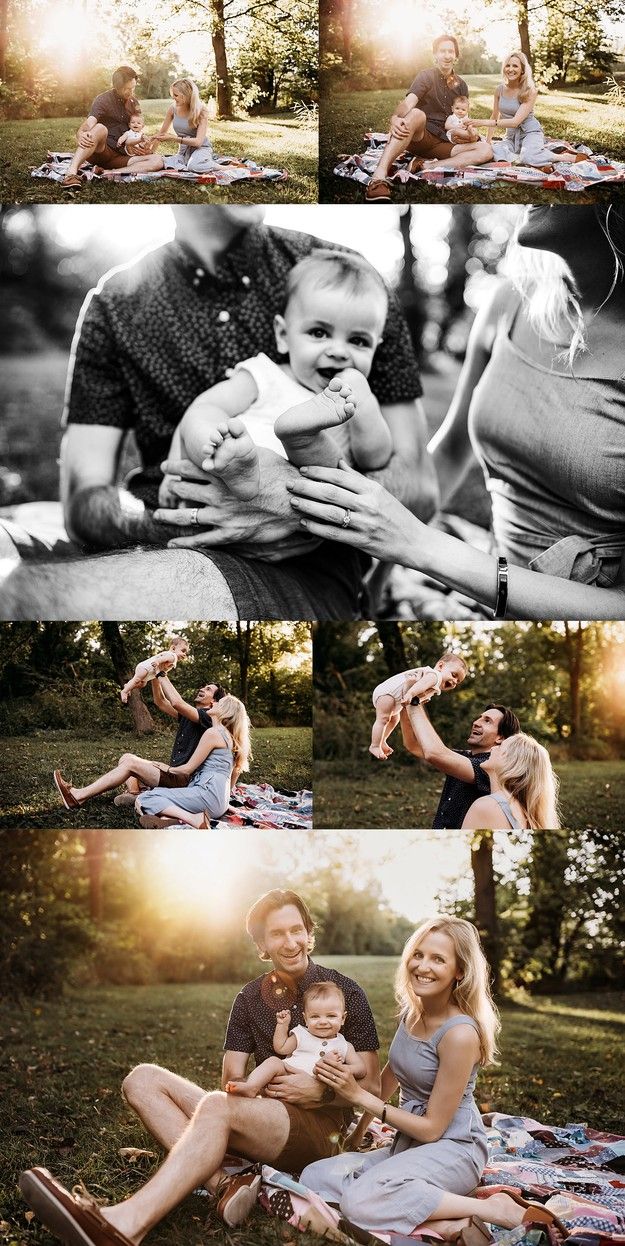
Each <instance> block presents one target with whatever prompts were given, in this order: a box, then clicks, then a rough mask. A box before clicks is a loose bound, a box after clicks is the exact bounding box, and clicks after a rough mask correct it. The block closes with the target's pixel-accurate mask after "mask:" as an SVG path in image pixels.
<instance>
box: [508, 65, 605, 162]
mask: <svg viewBox="0 0 625 1246" xmlns="http://www.w3.org/2000/svg"><path fill="white" fill-rule="evenodd" d="M501 72H502V74H503V83H501V84H500V85H499V86H498V87H497V88H496V90H495V98H494V101H493V111H492V113H491V117H490V120H491V122H493V124H494V125H498V126H502V125H505V127H506V137H505V139H491V146H492V149H493V156H494V159H495V160H511V161H512V162H513V163H515V164H531V165H538V166H540V165H545V164H549V165H550V164H553V162H554V161H556V160H566V161H568V163H569V164H570V163H571V162H572V161H573V162H574V161H575V159H576V155H575V152H571V151H563V152H557V151H552V150H551V148H550V147H547V144H546V141H545V135H544V133H543V129H542V126H541V124H540V122H539V121H538V120H537V118H536V117H535V116H534V105H535V104H536V99H537V96H538V89H537V87H536V84H535V82H534V79H533V77H532V69H531V65H530V63H529V61H528V59H527V57H526V55H525V53H524V52H512V53H511V55H510V56H507V57H506V59H505V61H504V63H503V65H502V67H501ZM578 159H580V160H583V159H585V157H584V156H579V157H578Z"/></svg>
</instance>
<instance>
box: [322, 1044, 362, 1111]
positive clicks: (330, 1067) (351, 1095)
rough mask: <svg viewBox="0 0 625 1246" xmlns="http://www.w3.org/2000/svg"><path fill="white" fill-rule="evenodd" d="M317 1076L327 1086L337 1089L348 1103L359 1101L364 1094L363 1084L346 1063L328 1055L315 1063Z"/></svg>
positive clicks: (338, 1093)
mask: <svg viewBox="0 0 625 1246" xmlns="http://www.w3.org/2000/svg"><path fill="white" fill-rule="evenodd" d="M315 1077H318V1078H319V1081H320V1082H323V1083H324V1085H325V1086H330V1087H331V1089H332V1090H335V1091H336V1093H337V1095H340V1097H341V1099H345V1100H346V1102H347V1103H357V1102H358V1099H359V1098H360V1097H361V1096H362V1086H361V1085H360V1084H359V1083H358V1082H357V1081H356V1078H355V1077H354V1074H353V1073H351V1072H350V1070H349V1069H348V1068H346V1066H345V1065H344V1064H341V1063H340V1062H339V1061H337V1060H335V1059H333V1058H332V1056H331V1055H328V1056H326V1057H325V1058H324V1059H323V1060H319V1062H318V1063H317V1064H316V1065H315Z"/></svg>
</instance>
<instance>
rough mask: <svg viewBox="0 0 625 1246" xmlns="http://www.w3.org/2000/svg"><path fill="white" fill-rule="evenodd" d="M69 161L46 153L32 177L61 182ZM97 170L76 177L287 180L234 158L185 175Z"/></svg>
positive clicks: (222, 182)
mask: <svg viewBox="0 0 625 1246" xmlns="http://www.w3.org/2000/svg"><path fill="white" fill-rule="evenodd" d="M71 158H72V154H71V152H68V151H49V152H48V154H47V156H46V159H45V161H44V163H43V164H40V165H39V166H38V167H37V168H32V169H31V176H32V177H45V178H49V179H50V180H51V181H53V182H62V181H63V178H64V177H65V175H66V174H67V172H68V170H69V166H70V161H71ZM97 167H98V166H97V165H92V164H85V165H83V167H82V169H81V170H80V174H79V176H80V177H81V178H83V180H84V181H86V182H91V181H97V180H102V181H109V182H110V181H113V182H155V181H158V179H159V178H161V177H168V178H174V179H175V180H176V181H179V182H197V183H198V184H199V185H205V186H231V185H232V184H233V182H245V181H250V180H257V181H265V182H283V181H284V180H285V179H286V178H287V177H288V173H287V171H286V169H272V168H271V167H270V166H268V165H262V164H256V162H255V161H254V160H240V159H239V158H238V157H237V156H216V157H215V165H214V167H213V168H212V169H211V170H210V171H209V172H208V173H187V172H186V171H183V172H179V171H178V170H176V169H159V170H158V172H155V173H133V172H132V169H101V170H100V172H99V173H96V169H97Z"/></svg>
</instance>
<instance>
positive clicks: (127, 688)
mask: <svg viewBox="0 0 625 1246" xmlns="http://www.w3.org/2000/svg"><path fill="white" fill-rule="evenodd" d="M188 655H189V642H188V641H187V640H185V639H184V636H172V638H171V645H170V647H169V649H162V650H161V652H160V653H155V654H154V655H153V657H151V658H144V660H143V662H137V665H136V666H135V673H134V675H133V676H132V679H129V680H128V681H127V683H125V684H124V686H123V688H122V690H121V692H120V694H119V695H120V697H121V699H122V701H123V703H124V705H126V703H127V701H128V697H129V696H130V693H131V692H132V690H133V688H145V686H146V684H149V683H150V681H151V680H152V679H160V677H161V676H162V675H166V674H167V672H168V671H173V670H175V668H176V665H177V663H178V662H179V661H180V660H181V659H183V658H186V657H188Z"/></svg>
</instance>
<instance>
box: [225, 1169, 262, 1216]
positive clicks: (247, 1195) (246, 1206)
mask: <svg viewBox="0 0 625 1246" xmlns="http://www.w3.org/2000/svg"><path fill="white" fill-rule="evenodd" d="M260 1183H261V1177H260V1175H259V1176H258V1177H254V1180H253V1181H252V1183H251V1184H250V1185H242V1186H241V1187H240V1188H239V1189H238V1190H237V1191H236V1193H235V1194H233V1195H232V1198H229V1199H228V1203H227V1206H226V1208H225V1209H224V1214H223V1216H222V1220H223V1222H224V1224H227V1226H228V1228H229V1229H236V1228H237V1225H239V1224H243V1222H244V1221H245V1220H247V1218H248V1216H250V1215H251V1213H252V1212H253V1210H254V1208H255V1206H256V1203H257V1200H258V1191H259V1190H260Z"/></svg>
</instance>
